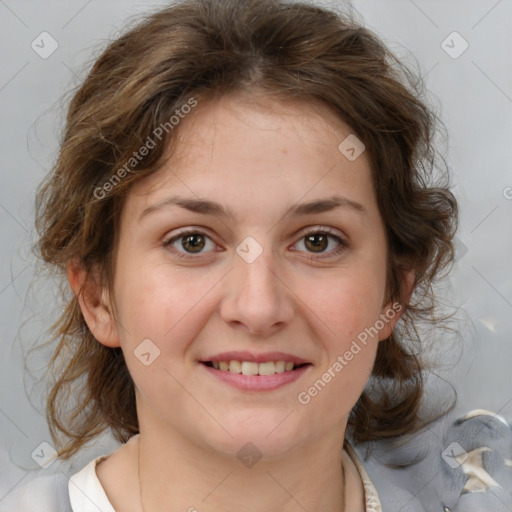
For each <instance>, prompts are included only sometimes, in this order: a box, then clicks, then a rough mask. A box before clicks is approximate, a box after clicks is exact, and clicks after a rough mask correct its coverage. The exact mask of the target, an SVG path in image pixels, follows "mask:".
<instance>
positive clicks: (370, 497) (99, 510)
mask: <svg viewBox="0 0 512 512" xmlns="http://www.w3.org/2000/svg"><path fill="white" fill-rule="evenodd" d="M346 452H347V454H348V456H349V457H350V459H351V460H352V462H353V463H354V465H355V466H356V468H357V471H358V472H359V475H360V477H361V480H362V482H363V486H364V494H365V501H366V512H382V507H381V504H380V501H379V496H378V494H377V490H376V489H375V486H374V485H373V482H372V481H371V480H370V477H369V476H368V473H367V472H366V470H365V469H364V467H363V464H362V463H361V461H360V460H359V457H358V456H357V454H356V452H355V451H354V449H353V448H352V447H351V446H350V445H348V444H347V450H346ZM106 458H107V456H105V455H103V456H101V457H97V458H96V459H93V460H91V462H89V464H87V466H85V467H84V468H83V469H81V470H80V471H79V472H78V473H75V474H74V475H73V476H72V477H71V478H70V479H69V482H68V491H69V498H70V501H71V508H72V509H73V512H115V509H114V507H113V506H112V504H111V503H110V501H109V499H108V498H107V495H106V493H105V490H104V489H103V487H102V485H101V483H100V481H99V479H98V475H97V474H96V466H97V465H98V464H99V463H100V462H101V461H102V460H104V459H106Z"/></svg>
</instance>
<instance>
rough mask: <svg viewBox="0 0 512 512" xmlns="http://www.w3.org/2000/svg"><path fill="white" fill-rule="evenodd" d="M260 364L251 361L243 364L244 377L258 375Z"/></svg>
mask: <svg viewBox="0 0 512 512" xmlns="http://www.w3.org/2000/svg"><path fill="white" fill-rule="evenodd" d="M258 366H259V365H258V363H253V362H249V361H243V362H242V373H243V374H244V375H258Z"/></svg>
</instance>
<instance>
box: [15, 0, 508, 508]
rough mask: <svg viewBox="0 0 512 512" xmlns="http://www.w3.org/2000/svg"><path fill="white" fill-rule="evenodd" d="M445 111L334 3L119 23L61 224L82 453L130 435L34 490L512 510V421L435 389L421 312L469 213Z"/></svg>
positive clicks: (129, 501)
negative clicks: (454, 170) (450, 411)
mask: <svg viewBox="0 0 512 512" xmlns="http://www.w3.org/2000/svg"><path fill="white" fill-rule="evenodd" d="M435 127H436V117H435V115H434V114H433V113H432V112H431V111H430V110H429V109H428V108H427V107H426V106H425V104H424V103H423V102H422V100H421V98H420V97H419V93H418V90H417V89H416V88H415V87H414V77H413V76H412V75H411V74H410V73H409V72H408V71H407V69H406V68H405V67H403V66H402V65H401V64H400V63H399V62H398V61H397V60H396V59H394V57H393V56H392V55H391V53H390V52H389V51H388V50H387V49H386V47H385V46H384V45H383V44H382V43H381V42H380V41H379V40H378V39H377V38H376V36H375V35H373V34H372V33H371V32H370V31H368V30H366V29H364V28H362V27H360V26H358V25H357V24H356V23H355V22H353V21H352V20H351V19H350V18H349V17H346V16H343V15H340V14H336V13H334V12H330V11H328V10H324V9H321V8H319V7H316V6H314V5H307V4H302V3H301V4H299V3H289V2H286V3H285V2H278V1H272V0H264V1H254V0H252V1H251V0H244V1H237V2H235V1H206V0H189V1H185V2H182V3H179V4H176V5H173V6H171V7H169V8H167V9H164V10H162V11H160V12H158V13H156V14H154V15H151V16H148V18H147V19H146V20H144V21H142V22H141V23H140V24H139V25H137V26H136V27H135V28H133V29H131V30H130V31H128V32H127V33H126V34H124V35H123V36H121V37H120V38H119V39H117V40H116V41H114V42H113V43H112V44H111V45H110V46H109V47H108V48H107V49H106V50H105V52H104V53H103V54H102V55H101V56H100V57H99V59H98V60H97V62H96V63H95V65H94V66H93V68H92V70H91V72H90V73H89V75H88V77H87V78H86V80H85V81H84V83H83V85H82V86H81V87H80V89H79V90H78V91H77V93H76V94H75V96H74V98H73V100H72V102H71V104H70V107H69V111H68V117H67V125H66V130H65V134H64V137H63V140H62V144H61V148H60V153H59V157H58V160H57V163H56V165H55V168H54V169H53V171H52V173H50V175H49V176H48V178H47V180H46V181H45V183H44V184H43V186H42V187H41V189H40V192H39V195H38V217H37V226H38V230H39V233H40V240H39V246H38V247H39V250H40V253H41V256H42V258H43V259H44V260H45V261H46V262H48V263H49V264H51V265H53V266H54V267H55V268H57V269H59V270H61V271H62V273H63V276H64V275H65V276H66V277H67V279H68V281H69V284H70V287H71V289H72V290H73V297H71V298H70V299H69V301H68V304H67V308H66V309H65V311H64V312H63V315H62V317H61V318H60V320H59V322H57V324H56V325H55V329H54V334H55V340H57V341H58V345H57V347H56V350H55V354H54V357H53V359H52V365H54V367H55V368H59V369H60V373H58V374H57V375H58V377H57V379H56V381H55V383H54V386H53V388H52V391H51V393H50V396H49V398H48V419H49V424H50V428H51V431H52V435H53V437H54V442H55V444H56V446H57V447H58V448H59V449H58V453H59V456H60V457H61V458H62V459H65V458H69V457H71V456H72V455H74V454H75V453H76V452H77V451H78V450H79V449H80V448H81V447H83V446H84V445H85V444H86V443H87V442H89V441H92V440H93V439H95V438H96V436H98V434H100V433H101V432H103V431H104V430H105V429H110V430H111V432H112V433H113V435H114V436H115V437H116V438H117V439H118V440H120V441H122V442H123V445H122V446H121V447H120V448H119V449H118V450H117V451H115V452H114V453H113V454H110V455H105V456H103V457H98V458H97V459H94V460H92V461H91V462H90V463H89V464H88V465H87V466H86V467H85V468H83V469H82V470H81V471H80V472H78V473H77V474H75V475H73V476H72V477H71V478H70V479H69V481H68V479H67V478H66V477H65V476H63V475H60V476H57V477H52V478H51V479H48V478H47V479H46V480H45V481H44V482H42V481H41V480H39V482H36V481H35V482H34V483H32V484H31V487H30V488H29V489H26V490H25V491H26V494H25V496H26V497H27V496H28V497H29V498H30V496H31V495H32V496H33V495H34V494H35V492H36V491H35V490H36V489H39V492H42V494H39V496H44V499H43V501H44V503H45V509H50V508H51V509H52V510H57V509H58V510H74V511H75V512H82V511H85V510H93V509H94V510H97V509H99V510H103V511H111V510H117V511H132V510H133V511H159V510H188V511H194V510H198V511H208V510H211V511H222V510H226V511H227V510H234V509H237V510H251V511H261V512H263V511H268V510H282V511H292V510H308V511H310V512H314V511H320V510H322V511H324V510H329V511H334V510H336V511H350V512H356V511H357V512H359V511H364V510H366V511H375V510H381V509H382V510H403V511H405V510H444V511H449V510H465V508H464V507H466V506H475V504H476V505H481V506H483V507H487V509H488V510H501V509H500V508H498V507H502V506H505V507H508V506H512V495H511V487H512V486H511V485H508V487H507V483H510V478H511V477H510V469H509V466H510V460H509V458H510V455H508V454H507V452H506V451H505V448H504V447H506V443H510V439H511V436H512V434H511V432H510V428H509V427H508V425H507V424H506V422H505V421H504V420H502V419H501V418H500V417H498V416H495V415H491V416H489V414H487V413H486V412H484V411H477V412H472V413H470V414H468V415H467V416H465V417H464V418H461V419H459V421H458V422H457V423H455V424H454V425H453V426H450V425H446V424H443V418H444V416H443V415H444V413H445V412H447V409H446V408H445V409H444V410H438V411H436V414H434V415H432V414H430V415H429V416H428V417H427V416H425V414H424V411H422V410H421V408H420V406H421V405H422V396H423V388H424V369H425V368H424V366H423V363H422V361H421V358H420V357H419V356H418V355H417V354H418V347H417V346H415V345H417V344H419V343H420V341H421V340H420V336H419V334H418V331H417V329H416V327H417V323H418V321H420V320H421V321H428V320H429V319H430V321H431V323H432V326H433V324H434V323H435V316H433V313H434V312H435V308H434V306H435V302H434V297H433V294H432V283H433V281H434V279H435V278H437V277H439V276H440V274H441V273H442V272H443V271H444V270H446V269H448V267H449V265H450V263H451V262H452V259H453V247H452V240H453V236H454V233H455V230H456V227H457V203H456V200H455V198H454V196H453V195H452V193H451V192H450V191H449V183H448V180H446V179H443V176H437V175H436V174H435V172H434V164H435V161H436V157H435V150H434V147H433V145H432V139H433V134H434V131H435ZM70 390H71V391H72V393H73V395H72V396H74V397H76V399H75V402H74V403H73V401H72V400H70V399H69V395H68V392H69V391H70ZM439 418H441V420H440V421H439V422H437V423H435V424H433V421H434V420H435V419H439ZM413 434H417V435H416V436H415V437H411V436H412V435H413ZM403 467H407V470H406V471H404V469H401V468H403ZM37 486H40V487H37ZM41 489H42V491H41ZM29 498H28V501H30V499H29ZM19 499H22V498H19ZM26 499H27V498H26ZM45 500H46V501H45ZM482 500H483V501H482ZM40 503H41V498H39V502H38V503H37V501H36V503H32V504H31V505H29V506H31V507H34V508H31V509H30V510H32V509H33V510H36V508H35V507H37V504H39V505H40ZM468 504H469V505H468ZM24 506H25V505H24ZM457 507H459V508H457ZM503 510H506V509H505V508H503Z"/></svg>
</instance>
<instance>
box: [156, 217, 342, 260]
mask: <svg viewBox="0 0 512 512" xmlns="http://www.w3.org/2000/svg"><path fill="white" fill-rule="evenodd" d="M189 234H198V235H202V236H204V237H206V238H208V239H210V240H211V241H212V242H213V243H214V244H216V245H217V246H218V245H219V244H217V243H216V242H215V240H214V238H213V237H212V236H211V234H210V232H209V230H208V229H207V228H203V227H194V226H189V227H186V228H182V229H179V230H178V231H177V232H176V233H174V234H173V235H172V236H171V237H168V238H165V239H164V241H163V242H162V245H163V246H164V247H165V248H171V249H172V250H173V251H174V253H175V254H176V255H177V256H178V257H182V258H188V259H198V258H200V257H201V256H205V255H206V254H208V253H196V254H194V253H187V252H182V251H179V250H177V249H175V248H173V247H172V244H173V243H174V242H175V241H177V240H179V239H180V238H182V237H184V236H186V235H189ZM310 234H325V235H328V236H329V237H331V238H335V239H336V240H337V241H338V243H339V244H340V245H339V247H337V248H336V249H333V250H331V251H329V252H327V253H317V254H315V253H314V252H311V253H307V252H306V254H309V255H310V256H309V259H313V260H315V259H316V260H321V259H327V258H330V257H333V256H337V255H338V254H339V253H340V252H342V251H343V250H345V249H347V248H348V247H349V242H348V241H347V240H346V237H345V236H344V235H343V234H342V233H341V232H340V231H338V230H336V229H334V228H330V227H327V226H321V225H315V226H308V227H306V228H304V230H302V231H300V232H299V235H298V236H299V237H298V240H297V241H296V242H295V243H294V244H293V245H296V244H298V243H299V242H300V241H301V240H302V239H303V238H304V237H306V236H308V235H310ZM295 236H297V235H295ZM292 250H293V251H296V252H305V251H297V250H296V249H292ZM209 252H215V251H209ZM217 252H220V251H217Z"/></svg>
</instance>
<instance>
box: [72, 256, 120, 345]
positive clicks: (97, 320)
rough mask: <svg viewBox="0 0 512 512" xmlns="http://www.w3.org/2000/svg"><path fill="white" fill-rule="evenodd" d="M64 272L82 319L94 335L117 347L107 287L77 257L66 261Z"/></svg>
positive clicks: (117, 341) (102, 341)
mask: <svg viewBox="0 0 512 512" xmlns="http://www.w3.org/2000/svg"><path fill="white" fill-rule="evenodd" d="M66 272H67V277H68V281H69V284H70V286H71V288H72V290H73V293H74V294H75V297H76V298H77V300H78V303H79V305H80V309H81V311H82V315H83V317H84V320H85V322H86V323H87V326H88V327H89V329H90V331H91V332H92V334H93V335H94V337H95V338H96V339H97V340H98V341H99V342H100V343H102V344H103V345H106V346H107V347H119V346H120V342H119V337H118V335H117V329H116V323H115V319H114V315H113V311H112V307H111V301H110V297H109V293H108V288H107V287H106V286H105V285H103V284H102V283H101V282H100V279H99V278H98V277H97V276H94V275H92V273H90V272H87V270H86V269H85V268H84V267H83V266H82V265H81V264H80V262H79V261H78V260H77V259H73V260H71V261H69V262H68V264H67V267H66Z"/></svg>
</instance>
